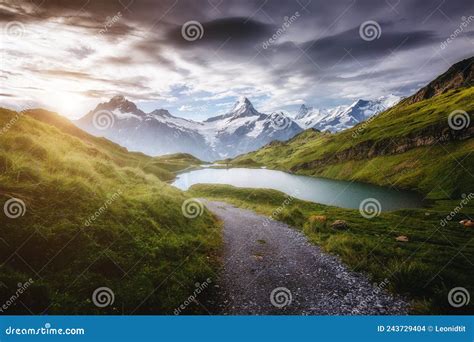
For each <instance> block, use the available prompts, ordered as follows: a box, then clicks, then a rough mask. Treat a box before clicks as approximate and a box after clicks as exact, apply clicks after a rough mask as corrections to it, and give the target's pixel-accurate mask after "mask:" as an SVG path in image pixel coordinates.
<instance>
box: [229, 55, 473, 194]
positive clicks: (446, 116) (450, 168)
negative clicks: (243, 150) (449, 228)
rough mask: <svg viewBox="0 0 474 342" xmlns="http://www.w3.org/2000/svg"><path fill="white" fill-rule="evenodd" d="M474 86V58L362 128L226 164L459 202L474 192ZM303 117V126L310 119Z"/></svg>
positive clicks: (279, 145)
mask: <svg viewBox="0 0 474 342" xmlns="http://www.w3.org/2000/svg"><path fill="white" fill-rule="evenodd" d="M473 85H474V57H471V58H468V59H466V60H463V61H460V62H458V63H456V64H454V65H453V66H451V67H450V68H449V69H448V70H447V71H446V72H444V73H443V74H442V75H440V76H439V77H437V78H436V79H434V80H433V81H431V82H430V83H428V84H427V85H426V86H424V87H422V88H421V89H419V90H418V91H417V92H416V93H415V94H413V95H412V96H410V97H408V98H406V99H403V100H401V101H400V102H399V103H397V104H396V105H395V106H393V107H391V108H390V109H388V110H385V111H383V112H382V113H380V114H378V115H375V116H374V117H373V118H371V119H370V120H369V121H366V122H365V123H363V124H357V125H356V126H354V127H352V128H349V129H345V130H342V131H340V132H336V133H334V134H330V133H327V132H319V131H316V130H306V131H304V132H303V133H300V134H298V135H296V136H295V137H293V138H292V139H290V140H288V141H285V142H275V143H273V144H269V145H267V146H264V147H263V148H261V149H259V150H257V151H254V152H250V153H248V154H245V155H241V156H238V157H237V158H235V159H234V160H231V161H228V164H230V165H235V166H237V165H240V166H252V167H262V166H265V167H267V168H271V169H279V170H283V171H290V172H292V173H299V174H304V175H311V176H316V177H326V178H332V179H343V180H351V181H352V180H356V181H362V182H367V183H373V184H378V185H383V186H392V187H397V188H406V189H410V190H416V191H418V192H420V193H423V194H424V195H426V196H427V197H428V198H436V199H439V198H450V197H453V198H454V197H459V196H461V194H466V193H471V192H474V187H473V182H472V179H471V178H472V174H471V173H470V171H469V170H472V169H474V158H472V151H473V150H474V140H473V139H472V137H474V126H473V125H472V122H474V119H473V115H474V102H473V101H472V99H473V98H474V87H473ZM359 102H362V101H358V103H359ZM383 102H384V101H382V103H383ZM358 103H356V104H357V106H351V107H353V108H352V109H354V108H355V107H359V106H358ZM364 107H366V108H367V106H366V105H365V104H363V103H362V106H360V107H359V108H364ZM374 108H375V107H374ZM352 109H351V110H352ZM308 112H309V111H308ZM354 112H356V111H354ZM301 114H302V115H301V116H300V119H299V120H301V119H304V118H305V116H306V115H308V114H304V113H301ZM315 116H316V114H315ZM447 174H449V177H447V176H446V175H447Z"/></svg>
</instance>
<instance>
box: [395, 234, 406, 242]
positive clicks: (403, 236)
mask: <svg viewBox="0 0 474 342" xmlns="http://www.w3.org/2000/svg"><path fill="white" fill-rule="evenodd" d="M395 240H397V241H398V242H408V236H405V235H400V236H397V237H396V238H395Z"/></svg>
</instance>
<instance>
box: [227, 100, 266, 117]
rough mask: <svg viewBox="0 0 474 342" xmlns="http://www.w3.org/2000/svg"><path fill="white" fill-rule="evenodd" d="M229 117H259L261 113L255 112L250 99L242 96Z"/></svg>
mask: <svg viewBox="0 0 474 342" xmlns="http://www.w3.org/2000/svg"><path fill="white" fill-rule="evenodd" d="M228 115H230V116H232V117H242V116H254V115H259V113H258V112H257V111H256V110H255V108H254V107H253V105H252V102H250V100H249V99H248V98H246V97H245V96H241V97H239V99H238V101H237V102H236V103H235V104H234V106H233V107H232V109H231V110H230V112H229V114H228Z"/></svg>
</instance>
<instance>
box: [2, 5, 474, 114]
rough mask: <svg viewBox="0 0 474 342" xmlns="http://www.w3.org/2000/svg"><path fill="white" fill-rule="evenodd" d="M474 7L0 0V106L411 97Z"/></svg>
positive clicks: (471, 25) (466, 40)
mask: <svg viewBox="0 0 474 342" xmlns="http://www.w3.org/2000/svg"><path fill="white" fill-rule="evenodd" d="M473 15H474V4H473V2H472V1H468V0H453V1H449V2H445V1H439V2H436V1H435V2H429V1H423V0H418V1H406V2H401V1H389V0H387V1H376V0H371V1H369V0H366V1H354V0H334V1H329V2H328V1H316V0H313V1H310V0H294V1H265V0H254V1H250V0H243V1H242V0H226V1H214V0H186V1H185V0H170V1H166V0H165V1H153V0H140V1H139V0H121V1H116V0H110V1H88V0H67V1H66V0H52V1H48V0H28V1H17V0H7V1H4V2H3V4H0V24H1V26H2V31H1V45H2V66H1V74H0V82H1V83H0V84H1V85H2V91H1V92H0V104H3V105H8V106H14V107H17V108H21V106H23V103H27V102H28V103H31V102H33V103H40V104H41V105H43V106H46V107H48V108H51V109H54V110H57V111H60V112H61V113H62V114H64V115H67V116H69V117H78V116H80V115H82V114H84V113H85V112H87V111H88V110H90V109H91V107H93V106H94V105H96V104H97V103H98V102H101V101H104V100H107V99H108V98H109V97H111V96H113V95H116V94H122V95H124V96H127V97H129V98H130V99H132V100H134V101H136V102H137V103H138V104H139V106H140V107H141V108H143V109H144V110H152V109H155V108H157V107H164V108H167V109H169V110H170V111H171V113H173V114H175V115H181V116H185V117H188V118H193V119H197V120H201V119H205V118H207V117H209V116H212V115H216V114H218V113H222V112H223V111H225V110H226V109H227V108H229V106H231V104H232V102H233V101H234V100H235V98H236V97H237V96H239V95H245V96H248V97H250V98H251V99H252V100H253V101H254V102H255V105H256V106H257V107H258V108H259V109H261V110H268V111H270V110H276V109H284V110H289V111H293V110H295V109H296V107H297V106H298V105H299V104H301V103H307V104H310V105H315V106H332V105H339V104H346V103H348V102H350V101H352V100H354V99H356V98H359V97H364V98H373V97H378V96H381V95H385V94H387V93H395V94H397V95H409V94H410V93H411V92H413V91H415V90H416V89H417V88H418V87H420V86H421V85H423V84H424V83H426V82H428V81H429V80H431V79H432V78H434V77H435V76H436V75H438V74H440V73H441V72H443V71H444V70H446V69H447V68H448V67H449V66H450V65H451V64H452V63H455V62H457V61H459V60H461V59H463V58H466V57H469V56H471V55H472V51H473V50H474V49H473V47H474V43H473V41H474V34H473V32H474V19H473V17H472V16H473ZM186 23H187V24H189V25H191V24H193V25H194V27H193V28H194V29H195V30H197V31H196V32H194V34H195V36H186V34H187V33H184V35H185V36H183V32H185V31H183V25H185V24H186ZM367 25H369V26H370V29H371V30H372V31H370V30H367V31H364V30H362V29H361V26H362V27H365V26H367ZM450 37H451V38H452V37H454V39H449V41H448V40H447V39H448V38H450Z"/></svg>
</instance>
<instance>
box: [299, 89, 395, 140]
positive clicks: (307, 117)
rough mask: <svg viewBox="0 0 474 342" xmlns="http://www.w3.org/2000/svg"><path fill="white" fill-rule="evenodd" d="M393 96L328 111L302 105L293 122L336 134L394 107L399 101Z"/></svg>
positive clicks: (363, 101)
mask: <svg viewBox="0 0 474 342" xmlns="http://www.w3.org/2000/svg"><path fill="white" fill-rule="evenodd" d="M400 99H401V98H400V97H398V96H395V95H388V96H383V97H380V98H378V99H375V100H362V99H361V100H357V101H355V102H354V103H352V104H351V105H349V106H338V107H334V108H330V109H314V108H312V107H306V106H305V105H302V106H301V108H300V110H299V112H298V114H297V115H296V118H295V120H296V121H297V122H298V124H299V125H300V126H301V127H303V128H305V129H307V128H315V129H318V130H321V131H326V130H328V131H331V132H337V131H341V130H343V129H347V128H350V127H352V126H355V125H356V124H358V123H359V122H362V121H365V120H367V119H368V118H370V117H371V116H373V115H376V114H378V113H380V112H383V111H384V110H386V109H388V108H390V107H392V106H394V105H395V104H397V103H398V102H399V101H400Z"/></svg>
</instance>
